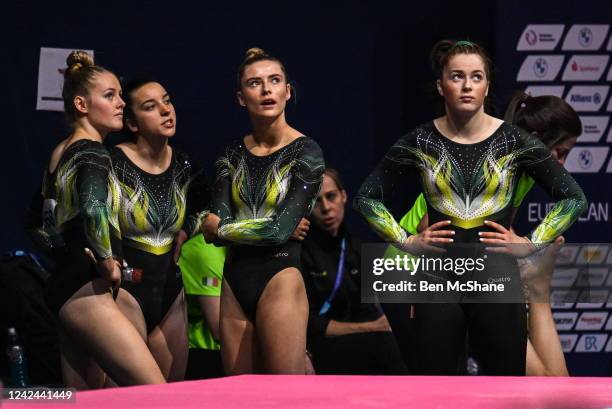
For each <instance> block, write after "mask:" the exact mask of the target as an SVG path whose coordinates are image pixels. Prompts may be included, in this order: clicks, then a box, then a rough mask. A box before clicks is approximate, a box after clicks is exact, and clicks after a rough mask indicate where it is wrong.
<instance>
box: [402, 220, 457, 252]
mask: <svg viewBox="0 0 612 409" xmlns="http://www.w3.org/2000/svg"><path fill="white" fill-rule="evenodd" d="M450 224H451V221H450V220H443V221H441V222H437V223H434V224H432V225H431V226H429V227H427V228H426V229H425V230H423V231H422V232H420V233H419V234H414V235H412V236H409V237H408V238H407V239H406V241H405V242H404V243H403V244H402V248H403V250H405V251H407V252H409V253H412V254H419V253H423V252H434V253H443V252H444V249H442V248H440V247H437V246H436V244H438V245H440V244H449V243H452V242H453V236H454V235H455V231H454V230H440V229H442V228H445V227H448V226H450Z"/></svg>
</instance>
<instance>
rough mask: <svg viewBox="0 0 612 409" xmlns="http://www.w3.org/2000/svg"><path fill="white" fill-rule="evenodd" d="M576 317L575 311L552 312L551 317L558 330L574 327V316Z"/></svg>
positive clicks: (567, 329)
mask: <svg viewBox="0 0 612 409" xmlns="http://www.w3.org/2000/svg"><path fill="white" fill-rule="evenodd" d="M577 317H578V313H577V312H555V313H553V319H554V320H555V326H556V327H557V330H558V331H569V330H571V329H572V328H574V324H575V323H576V318H577Z"/></svg>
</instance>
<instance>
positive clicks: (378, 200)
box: [354, 122, 586, 375]
mask: <svg viewBox="0 0 612 409" xmlns="http://www.w3.org/2000/svg"><path fill="white" fill-rule="evenodd" d="M412 171H416V173H417V174H418V175H419V176H420V180H421V187H422V191H423V193H424V197H425V199H426V202H427V203H426V204H427V206H426V207H427V211H428V213H429V223H430V224H434V223H436V222H438V221H442V220H449V219H450V220H451V223H452V224H451V226H450V229H452V230H454V231H455V236H454V237H453V238H454V241H455V243H478V241H479V236H478V233H479V232H481V231H491V230H490V229H489V228H488V227H486V226H485V225H484V220H492V221H496V222H498V223H499V224H502V225H504V226H505V227H506V228H509V227H510V218H511V214H512V212H511V209H512V207H513V206H512V205H513V196H514V193H515V190H516V187H517V184H518V181H519V178H520V176H521V175H522V174H523V173H526V174H527V175H528V176H530V177H532V178H533V179H534V180H535V181H536V183H538V184H539V185H540V186H542V187H543V188H544V189H545V190H546V191H547V192H548V193H549V194H550V195H551V196H552V197H553V198H554V199H555V200H556V204H555V206H554V207H553V208H552V209H551V211H550V212H549V213H548V214H547V215H546V217H545V218H544V220H543V221H542V222H541V223H540V225H538V226H537V227H536V229H535V230H534V231H533V232H532V233H531V234H530V235H529V238H530V240H531V241H532V242H533V243H534V244H536V245H537V246H540V245H544V244H546V243H549V242H551V241H552V240H554V239H555V238H556V237H557V236H558V235H560V234H561V233H563V231H565V230H566V229H567V228H568V227H570V226H571V224H572V223H573V222H574V221H575V220H576V219H577V218H578V217H579V216H580V214H581V213H582V212H583V211H584V210H585V208H586V199H585V197H584V194H583V193H582V190H581V189H580V187H579V186H578V185H577V184H576V182H575V181H574V179H573V178H572V177H571V176H570V175H569V174H568V173H567V172H566V171H565V170H564V169H563V168H562V167H561V166H560V165H559V164H558V163H557V161H556V160H555V159H554V158H552V156H551V154H550V151H549V150H548V149H547V148H546V147H545V146H544V145H543V144H542V142H541V141H539V140H538V139H536V138H535V137H532V136H531V135H529V134H528V133H526V132H525V131H523V130H520V129H519V128H517V127H515V126H513V125H511V124H509V123H503V124H502V125H501V126H500V127H499V128H498V129H497V130H496V131H495V132H494V133H493V134H492V135H490V136H489V137H488V138H486V139H485V140H483V141H481V142H478V143H475V144H471V145H466V144H459V143H456V142H453V141H451V140H449V139H448V138H446V137H444V136H443V135H442V134H441V133H440V132H439V131H438V130H437V129H436V127H435V125H434V124H433V122H430V123H427V124H425V125H422V126H419V127H417V128H416V129H414V130H413V131H411V132H410V133H409V134H407V135H405V136H403V137H402V138H400V139H399V140H398V141H397V142H396V143H395V144H394V145H393V146H392V147H391V149H390V150H389V152H388V153H387V154H386V155H385V157H384V158H383V160H382V161H381V162H380V163H379V164H378V165H377V167H376V168H375V169H374V171H373V172H372V173H371V174H370V175H369V176H368V178H367V179H366V181H365V182H364V183H363V185H362V186H361V189H360V190H359V194H358V195H357V197H356V198H355V201H354V206H355V208H356V209H357V211H359V212H360V213H361V214H362V215H363V216H364V217H365V219H366V221H367V222H368V223H369V224H370V226H371V227H372V228H373V230H374V231H375V232H376V233H378V234H379V235H380V236H381V237H382V238H384V239H385V240H386V241H389V242H404V241H405V240H406V237H407V233H406V231H405V230H404V229H402V227H401V226H400V225H399V224H398V223H397V222H396V221H395V219H394V218H393V216H392V215H391V214H390V213H389V211H388V210H387V208H386V206H385V204H384V203H385V201H387V200H388V198H389V196H390V195H391V194H392V192H393V191H394V190H395V189H396V187H397V186H398V185H399V184H400V183H401V182H403V181H407V180H410V179H409V176H410V175H409V172H412ZM470 251H471V253H466V252H465V250H462V248H461V246H456V247H452V248H450V247H449V248H447V253H445V255H446V256H451V257H466V256H468V257H473V256H474V255H475V254H476V255H477V256H480V255H481V254H482V253H480V251H481V250H470ZM475 251H478V252H475ZM486 265H487V267H486V268H485V269H484V272H483V274H482V277H488V278H489V279H491V278H493V279H494V280H496V279H499V278H503V279H504V284H505V285H506V287H507V288H509V289H510V294H511V295H516V294H517V293H518V296H517V297H515V298H516V300H517V301H515V302H514V303H508V302H507V301H500V302H491V301H485V302H482V301H478V297H479V296H482V294H476V295H473V294H462V295H461V296H460V297H461V298H459V300H460V301H458V302H448V301H447V302H443V303H421V304H416V305H415V323H414V330H415V333H416V334H418V335H417V341H416V343H417V349H418V351H417V355H418V359H417V361H418V362H417V368H418V371H417V372H418V373H420V374H429V375H453V374H457V370H458V367H457V362H458V361H459V357H460V356H461V354H463V353H464V351H465V346H464V344H465V340H466V331H469V338H470V344H471V345H472V349H473V351H475V352H474V354H475V356H476V357H477V359H478V362H479V364H480V369H481V373H482V374H485V375H524V374H525V345H526V339H527V338H526V316H525V308H524V303H522V299H521V297H520V279H519V274H518V268H517V267H516V262H515V261H514V260H513V259H511V258H508V256H504V255H499V256H492V255H489V258H488V259H487V264H486ZM500 266H501V267H500ZM449 274H450V276H449V278H447V280H456V279H457V277H458V276H457V275H454V274H453V273H452V272H451V273H449ZM497 282H499V281H497ZM513 299H514V298H513Z"/></svg>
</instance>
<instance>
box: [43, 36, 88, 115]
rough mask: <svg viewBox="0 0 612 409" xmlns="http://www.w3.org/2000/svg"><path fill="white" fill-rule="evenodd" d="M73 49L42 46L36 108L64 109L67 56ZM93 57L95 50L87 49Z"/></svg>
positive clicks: (48, 109) (46, 109)
mask: <svg viewBox="0 0 612 409" xmlns="http://www.w3.org/2000/svg"><path fill="white" fill-rule="evenodd" d="M72 51H73V49H68V48H47V47H41V48H40V60H39V64H38V96H37V97H36V109H37V110H39V111H63V110H64V100H63V99H62V87H63V86H64V70H65V69H66V68H67V67H66V58H67V57H68V55H69V54H70V53H71V52H72ZM85 51H87V52H88V53H89V55H91V56H92V58H93V55H94V53H93V50H85Z"/></svg>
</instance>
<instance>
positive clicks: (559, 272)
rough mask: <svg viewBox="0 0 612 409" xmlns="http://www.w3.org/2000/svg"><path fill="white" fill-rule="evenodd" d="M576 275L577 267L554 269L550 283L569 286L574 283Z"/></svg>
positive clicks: (557, 285)
mask: <svg viewBox="0 0 612 409" xmlns="http://www.w3.org/2000/svg"><path fill="white" fill-rule="evenodd" d="M576 277H578V269H577V268H563V269H555V270H554V272H553V276H552V281H551V285H552V286H553V287H565V288H569V287H571V286H572V285H574V282H575V281H576Z"/></svg>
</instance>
